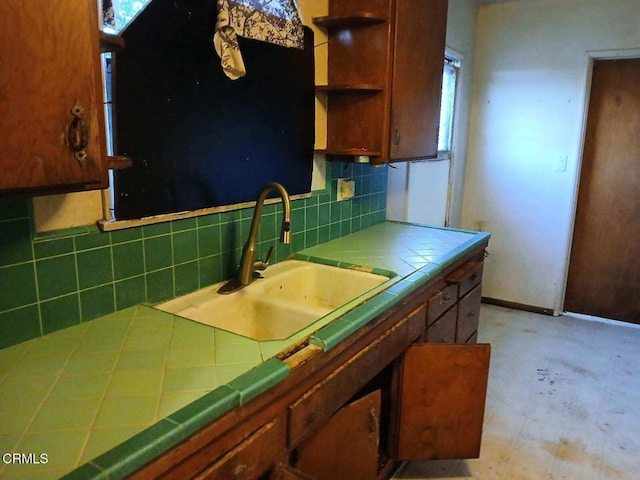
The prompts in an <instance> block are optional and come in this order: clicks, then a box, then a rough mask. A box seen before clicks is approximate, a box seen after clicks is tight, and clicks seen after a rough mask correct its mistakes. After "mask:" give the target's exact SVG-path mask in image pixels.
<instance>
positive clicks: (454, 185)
mask: <svg viewBox="0 0 640 480" xmlns="http://www.w3.org/2000/svg"><path fill="white" fill-rule="evenodd" d="M476 8H477V7H476V4H475V0H449V10H448V16H447V40H446V45H447V49H449V50H450V51H451V52H454V53H456V54H459V55H461V56H462V67H461V69H460V76H459V79H458V81H459V87H458V88H459V90H458V97H457V100H456V101H457V110H456V117H455V119H454V124H455V127H454V136H453V166H452V168H451V192H450V198H451V201H450V202H451V203H450V207H449V225H452V226H459V225H460V221H461V216H462V191H463V183H464V171H465V159H466V156H467V152H466V150H467V136H468V133H467V132H468V126H469V111H470V109H471V91H472V90H471V81H472V73H473V51H474V44H475V29H476V26H475V25H476ZM443 61H444V59H443ZM394 166H395V167H396V168H395V169H392V168H390V169H389V174H388V189H387V218H389V219H390V220H408V221H415V222H421V221H423V220H424V219H429V220H430V219H433V218H441V214H440V212H439V211H438V212H432V211H430V209H431V208H437V209H438V210H440V208H441V207H440V203H441V202H440V201H437V203H438V206H437V207H432V205H434V204H433V203H430V202H432V200H431V198H432V195H431V194H436V193H437V191H440V192H441V191H442V188H443V186H442V176H441V175H440V173H441V172H440V170H441V169H442V165H437V164H432V165H429V164H428V163H423V164H420V163H416V164H413V170H414V172H416V173H418V175H419V176H420V177H422V178H420V179H418V178H417V176H416V178H414V179H413V180H412V181H409V182H408V175H407V173H408V172H407V169H408V168H409V167H408V164H406V163H396V164H394ZM429 181H433V182H435V183H434V184H433V185H430V184H429ZM416 182H418V183H419V184H420V188H413V186H414V184H416ZM409 184H410V185H411V188H409ZM444 189H445V191H446V186H445V187H444ZM434 213H435V214H434ZM429 220H427V223H433V222H431V221H429Z"/></svg>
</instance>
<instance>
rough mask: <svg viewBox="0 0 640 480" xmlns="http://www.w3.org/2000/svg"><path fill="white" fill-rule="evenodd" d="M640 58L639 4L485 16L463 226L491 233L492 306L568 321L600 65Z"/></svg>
mask: <svg viewBox="0 0 640 480" xmlns="http://www.w3.org/2000/svg"><path fill="white" fill-rule="evenodd" d="M638 48H640V0H525V1H519V2H512V3H505V4H495V5H486V6H482V7H479V9H478V30H477V38H476V51H475V65H476V67H475V72H474V95H473V104H472V111H471V126H470V133H469V147H468V161H467V170H466V183H465V193H464V206H463V216H462V226H463V227H466V228H477V227H479V226H483V227H484V229H485V230H487V231H489V232H491V241H490V245H489V252H490V256H489V257H488V259H487V263H486V267H485V274H484V284H483V285H484V286H483V295H484V296H487V297H492V298H497V299H501V300H506V301H512V302H516V303H521V304H524V305H532V306H537V307H544V308H552V309H554V311H555V312H556V313H557V312H559V311H561V308H562V301H563V294H564V285H565V282H566V269H567V262H568V254H569V249H570V243H571V235H572V223H573V216H574V210H575V207H574V201H575V197H576V193H575V192H576V188H577V182H578V177H579V165H580V156H581V146H582V136H583V125H584V119H585V111H586V99H587V97H588V83H589V78H590V56H596V57H600V56H603V55H604V54H603V53H602V51H608V53H609V54H610V53H611V52H610V51H613V50H616V51H618V52H617V54H620V55H626V54H628V53H629V52H628V50H627V51H625V50H626V49H638ZM598 51H600V52H598ZM564 158H566V159H567V164H566V170H564V169H563V166H562V163H563V159H564Z"/></svg>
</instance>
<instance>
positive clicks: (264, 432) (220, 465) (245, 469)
mask: <svg viewBox="0 0 640 480" xmlns="http://www.w3.org/2000/svg"><path fill="white" fill-rule="evenodd" d="M285 448H286V422H285V421H284V417H279V418H276V419H274V420H272V421H271V422H269V423H267V424H265V425H264V426H263V427H261V428H260V429H258V430H257V431H256V432H255V433H253V434H252V435H251V436H249V438H247V439H246V440H245V441H244V442H242V443H240V444H239V445H237V446H236V447H235V448H234V449H232V450H231V451H229V452H228V453H227V454H226V455H225V456H224V457H222V458H221V459H220V460H218V461H217V462H216V463H214V464H213V465H211V466H210V467H209V468H207V469H206V470H205V471H203V472H201V473H200V474H199V475H196V476H195V477H194V478H196V479H198V480H204V479H211V480H230V479H233V480H255V479H257V478H260V477H261V476H262V475H263V474H264V473H265V472H267V471H268V470H269V468H271V467H272V466H273V463H274V459H275V458H277V457H278V455H280V454H281V453H282V452H284V451H285Z"/></svg>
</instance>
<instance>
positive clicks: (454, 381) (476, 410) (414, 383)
mask: <svg viewBox="0 0 640 480" xmlns="http://www.w3.org/2000/svg"><path fill="white" fill-rule="evenodd" d="M490 354H491V347H490V345H486V344H477V345H457V344H455V345H444V344H416V345H413V346H411V347H410V348H409V349H408V350H407V351H406V353H405V355H404V359H403V363H402V373H401V383H400V393H399V395H400V400H399V429H398V438H397V452H396V453H397V458H398V459H399V460H425V459H453V458H456V459H457V458H477V457H478V456H479V455H480V442H481V437H482V424H483V421H484V405H485V398H486V395H487V381H488V376H489V359H490Z"/></svg>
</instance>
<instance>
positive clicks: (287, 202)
mask: <svg viewBox="0 0 640 480" xmlns="http://www.w3.org/2000/svg"><path fill="white" fill-rule="evenodd" d="M273 191H275V192H276V193H278V195H279V196H280V198H281V199H282V227H281V237H280V241H281V242H282V243H287V244H288V243H291V199H290V198H289V193H288V192H287V190H286V189H285V188H284V187H283V186H282V185H281V184H279V183H276V182H271V183H267V184H266V185H265V186H264V187H263V188H262V190H260V194H259V195H258V200H257V201H256V206H255V209H254V211H253V218H252V220H251V230H250V231H249V238H247V241H246V243H245V244H244V248H243V249H242V258H241V260H240V268H239V269H238V275H237V276H236V277H235V278H233V279H232V280H230V281H229V282H227V283H226V284H224V285H223V286H222V287H220V289H219V290H218V293H222V294H226V293H232V292H235V291H236V290H240V289H241V288H243V287H245V286H247V285H249V284H250V283H251V282H252V281H253V280H254V279H255V278H256V275H255V274H254V272H255V270H264V269H265V268H267V264H268V260H267V261H266V262H261V261H257V262H256V261H255V254H256V237H257V236H258V226H259V225H260V218H261V217H262V208H263V206H264V202H265V200H266V199H267V195H269V193H271V192H273Z"/></svg>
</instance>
